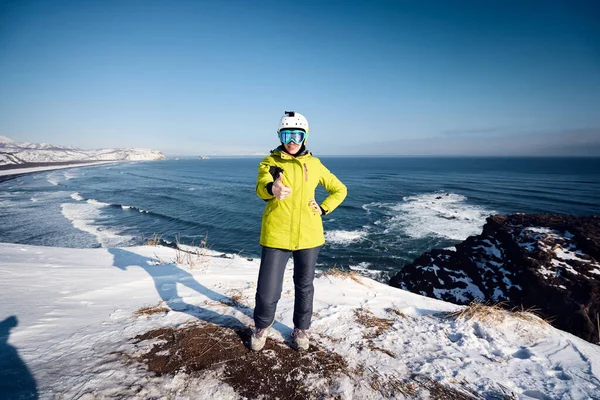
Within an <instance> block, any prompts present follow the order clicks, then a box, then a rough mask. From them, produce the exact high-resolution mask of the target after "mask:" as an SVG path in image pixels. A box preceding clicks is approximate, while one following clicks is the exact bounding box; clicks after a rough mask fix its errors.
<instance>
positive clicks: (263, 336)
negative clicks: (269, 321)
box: [250, 326, 271, 351]
mask: <svg viewBox="0 0 600 400" xmlns="http://www.w3.org/2000/svg"><path fill="white" fill-rule="evenodd" d="M270 329H271V327H270V326H268V327H266V328H263V329H255V330H254V332H252V337H250V348H251V349H252V350H253V351H261V350H262V348H263V347H265V343H266V341H267V337H268V336H269V330H270Z"/></svg>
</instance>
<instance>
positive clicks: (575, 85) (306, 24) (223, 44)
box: [0, 0, 600, 155]
mask: <svg viewBox="0 0 600 400" xmlns="http://www.w3.org/2000/svg"><path fill="white" fill-rule="evenodd" d="M285 110H296V111H299V112H301V113H303V114H304V115H306V117H307V118H308V121H309V124H310V125H311V135H310V139H309V148H310V149H311V150H312V151H313V152H314V153H315V154H322V155H334V154H339V155H341V154H368V155H371V154H381V155H600V3H598V2H595V1H582V0H574V1H564V2H562V1H560V2H559V1H546V0H535V1H530V2H527V1H519V2H512V1H500V0H496V1H450V0H448V1H427V0H426V1H385V0H380V1H377V0H375V1H364V2H361V1H337V0H322V1H297V2H287V1H250V0H247V1H234V0H223V1H152V0H144V1H128V0H120V1H110V0H109V1H60V0H53V1H4V0H0V135H3V136H7V137H9V138H11V139H13V140H17V141H30V142H50V143H55V144H63V145H72V146H77V147H80V148H84V149H92V148H102V147H148V148H153V149H157V150H161V151H164V152H165V153H167V154H170V155H175V154H178V155H198V154H213V155H225V154H236V155H239V154H259V153H262V154H264V153H266V152H268V150H269V149H272V148H274V147H276V145H277V144H278V141H277V137H276V129H277V122H278V120H279V118H280V116H281V115H282V114H283V111H285Z"/></svg>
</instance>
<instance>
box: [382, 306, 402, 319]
mask: <svg viewBox="0 0 600 400" xmlns="http://www.w3.org/2000/svg"><path fill="white" fill-rule="evenodd" d="M385 311H386V312H388V313H390V314H396V315H397V316H399V317H402V318H406V314H404V313H403V312H402V311H400V310H398V309H395V308H386V309H385Z"/></svg>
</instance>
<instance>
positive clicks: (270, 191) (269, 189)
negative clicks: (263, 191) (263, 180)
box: [267, 182, 273, 196]
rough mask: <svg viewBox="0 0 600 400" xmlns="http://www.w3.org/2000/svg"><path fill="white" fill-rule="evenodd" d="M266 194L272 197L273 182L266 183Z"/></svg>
mask: <svg viewBox="0 0 600 400" xmlns="http://www.w3.org/2000/svg"><path fill="white" fill-rule="evenodd" d="M267 193H269V194H270V195H271V196H273V182H270V183H267Z"/></svg>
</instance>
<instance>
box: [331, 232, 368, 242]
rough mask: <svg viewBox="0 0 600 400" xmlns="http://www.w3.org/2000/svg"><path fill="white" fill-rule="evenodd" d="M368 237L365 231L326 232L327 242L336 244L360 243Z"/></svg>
mask: <svg viewBox="0 0 600 400" xmlns="http://www.w3.org/2000/svg"><path fill="white" fill-rule="evenodd" d="M366 236H367V232H365V231H341V230H337V231H326V232H325V240H326V241H327V242H329V243H335V244H349V243H355V242H360V241H361V240H363V239H364V238H365V237H366Z"/></svg>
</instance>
